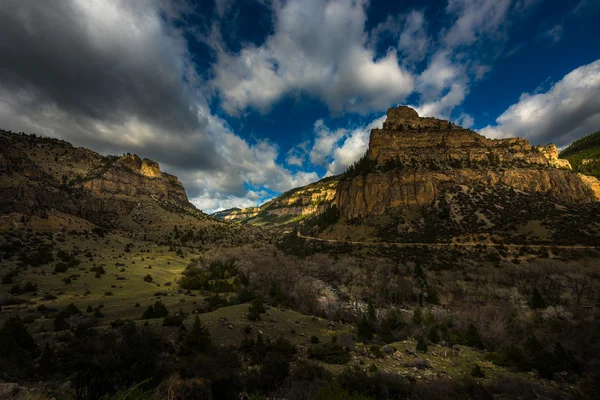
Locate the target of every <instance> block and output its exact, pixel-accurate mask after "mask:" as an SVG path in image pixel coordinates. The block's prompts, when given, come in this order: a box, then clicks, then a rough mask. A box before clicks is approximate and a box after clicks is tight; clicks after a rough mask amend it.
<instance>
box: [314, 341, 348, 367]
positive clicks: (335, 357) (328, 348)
mask: <svg viewBox="0 0 600 400" xmlns="http://www.w3.org/2000/svg"><path fill="white" fill-rule="evenodd" d="M308 357H309V358H314V359H315V360H319V361H323V362H324V363H327V364H339V365H342V364H347V363H348V362H349V361H350V354H349V353H348V352H347V351H346V350H345V349H344V348H343V347H342V346H340V345H339V344H337V343H323V344H321V345H317V346H313V347H311V348H310V349H308Z"/></svg>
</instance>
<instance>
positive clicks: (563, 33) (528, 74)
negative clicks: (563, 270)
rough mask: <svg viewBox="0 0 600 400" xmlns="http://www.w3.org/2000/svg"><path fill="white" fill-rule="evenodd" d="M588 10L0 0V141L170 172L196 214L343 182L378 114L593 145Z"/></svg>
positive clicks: (595, 94) (598, 8)
mask: <svg viewBox="0 0 600 400" xmlns="http://www.w3.org/2000/svg"><path fill="white" fill-rule="evenodd" d="M598 17H600V1H597V0H570V1H563V0H439V1H435V0H431V1H412V0H406V1H388V0H370V1H368V0H329V1H327V0H196V1H194V0H137V1H130V0H54V1H39V0H2V1H1V2H0V128H2V129H6V130H12V131H17V132H21V131H23V132H27V133H36V134H40V135H45V136H52V137H58V138H61V139H64V140H67V141H69V142H71V143H73V144H74V145H76V146H85V147H88V148H91V149H93V150H95V151H98V152H100V153H102V154H123V153H126V152H131V153H136V154H138V155H140V156H141V157H147V158H151V159H153V160H156V161H158V162H159V163H160V165H161V169H162V170H163V171H166V172H169V173H171V174H174V175H177V176H178V177H179V178H180V180H181V181H182V182H183V184H184V186H185V188H186V191H187V194H188V197H189V198H190V201H191V202H192V203H194V204H195V205H196V206H197V207H198V208H199V209H202V210H204V211H205V212H214V211H217V210H222V209H226V208H230V207H248V206H254V205H258V204H261V203H262V202H264V201H265V200H267V199H270V198H272V197H274V196H276V195H278V194H279V193H282V192H284V191H286V190H289V189H291V188H294V187H297V186H301V185H305V184H308V183H311V182H314V181H316V180H318V179H320V178H323V177H325V176H330V175H334V174H339V173H341V172H343V171H344V170H345V169H346V168H347V167H348V166H349V165H351V164H352V163H353V162H354V161H356V160H357V159H359V158H360V157H361V156H362V155H363V154H364V152H365V151H366V149H367V146H368V140H369V134H370V130H371V129H373V128H377V127H381V125H382V123H383V121H384V120H385V112H386V110H387V109H388V108H390V107H394V106H397V105H400V104H403V105H409V106H411V107H414V108H415V109H416V110H417V111H418V112H419V114H420V115H421V116H434V117H437V118H443V119H449V120H451V121H453V122H455V123H457V124H459V125H462V126H464V127H466V128H471V129H473V130H476V131H478V132H480V133H481V134H483V135H485V136H488V137H490V138H502V137H513V136H518V137H525V138H527V139H528V140H530V142H531V143H532V144H534V145H537V144H546V143H550V142H552V143H555V144H556V145H557V146H559V147H565V146H567V145H568V144H569V143H571V142H572V141H573V140H576V139H578V138H580V137H583V136H585V135H588V134H590V133H592V132H595V131H598V130H600V24H598V23H597V21H598Z"/></svg>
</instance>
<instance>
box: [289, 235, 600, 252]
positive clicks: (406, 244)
mask: <svg viewBox="0 0 600 400" xmlns="http://www.w3.org/2000/svg"><path fill="white" fill-rule="evenodd" d="M298 237H299V238H302V239H305V240H313V241H317V242H325V243H342V244H343V243H348V244H356V245H362V246H379V247H420V246H428V247H434V248H448V247H461V246H464V247H477V246H487V247H506V248H509V249H520V248H521V247H523V246H527V247H529V248H532V249H542V248H556V249H573V250H583V249H600V244H599V245H598V246H585V245H577V244H575V245H551V244H501V243H474V242H469V243H413V242H357V241H352V240H335V239H322V238H317V237H313V236H304V235H302V234H301V233H300V232H298Z"/></svg>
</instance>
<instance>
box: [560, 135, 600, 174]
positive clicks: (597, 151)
mask: <svg viewBox="0 0 600 400" xmlns="http://www.w3.org/2000/svg"><path fill="white" fill-rule="evenodd" d="M560 158H563V159H566V160H569V162H570V163H571V166H572V167H573V171H576V172H579V173H582V174H585V175H590V176H594V177H596V178H600V131H598V132H596V133H592V134H591V135H588V136H586V137H583V138H581V139H579V140H576V141H575V142H573V143H572V144H571V145H570V146H569V147H567V148H566V149H564V150H563V151H561V153H560Z"/></svg>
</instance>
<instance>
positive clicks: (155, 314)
mask: <svg viewBox="0 0 600 400" xmlns="http://www.w3.org/2000/svg"><path fill="white" fill-rule="evenodd" d="M168 315H169V310H167V307H165V305H164V303H163V302H162V301H160V300H158V301H157V302H156V303H154V305H153V306H152V305H151V306H148V308H147V309H146V311H144V313H143V314H142V319H153V318H164V317H166V316H168Z"/></svg>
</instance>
